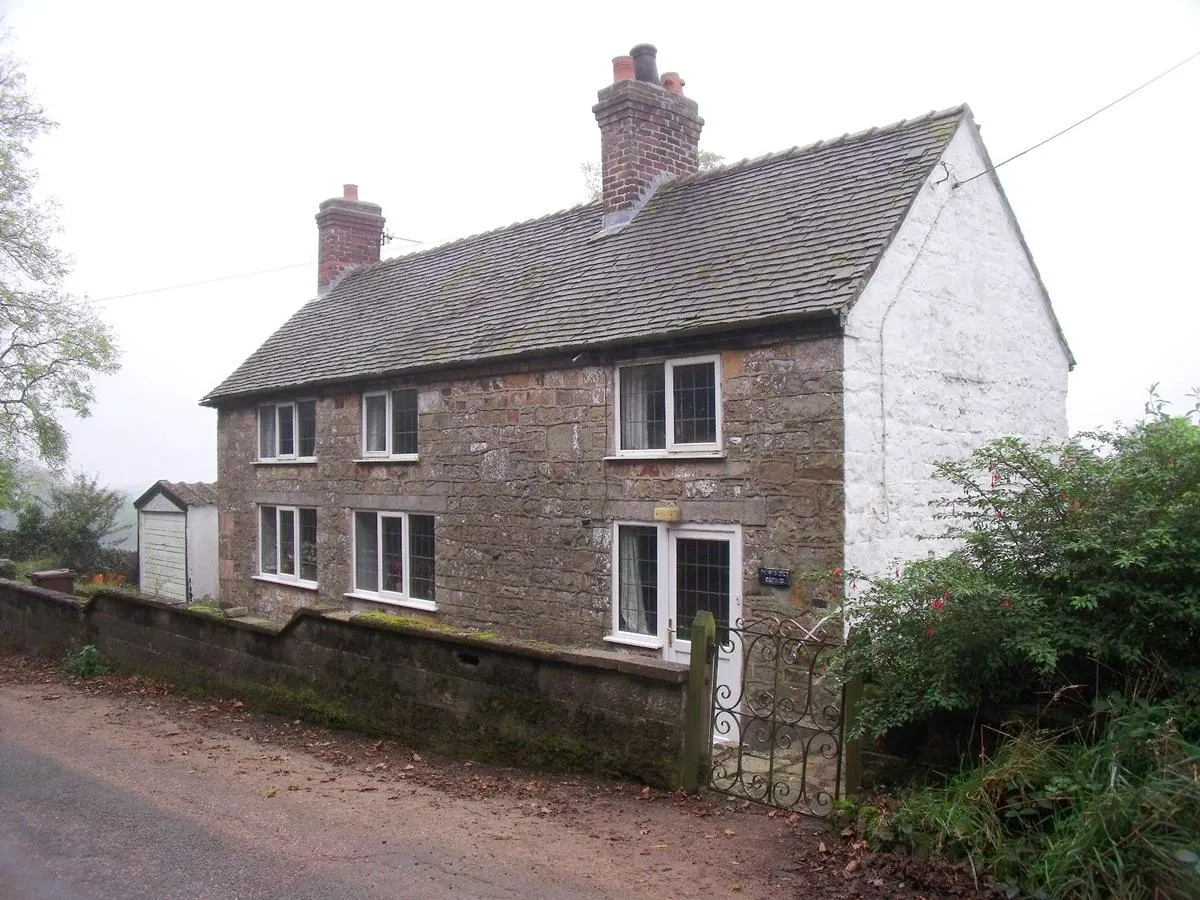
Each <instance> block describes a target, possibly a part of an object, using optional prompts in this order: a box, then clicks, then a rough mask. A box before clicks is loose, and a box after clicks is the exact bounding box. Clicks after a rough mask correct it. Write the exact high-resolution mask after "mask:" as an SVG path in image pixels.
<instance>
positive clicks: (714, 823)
mask: <svg viewBox="0 0 1200 900" xmlns="http://www.w3.org/2000/svg"><path fill="white" fill-rule="evenodd" d="M6 688H7V689H8V690H6V696H8V697H10V698H15V700H17V701H18V702H21V703H27V704H29V705H30V706H31V708H33V713H34V714H39V715H45V712H44V710H42V709H41V707H43V706H44V705H45V704H47V703H62V702H64V701H66V702H69V703H71V704H72V705H73V709H72V716H73V717H75V718H78V717H79V716H80V715H81V714H82V715H84V716H86V718H87V719H88V725H87V727H88V728H89V729H93V732H92V733H93V734H94V735H95V738H96V740H98V741H109V742H112V743H114V744H122V743H128V744H130V745H133V744H135V743H136V745H137V746H138V747H139V748H141V749H142V750H144V751H145V752H147V753H157V754H159V755H160V756H162V758H164V759H170V760H172V761H173V762H175V763H179V764H183V765H193V763H192V762H191V761H194V764H195V765H197V766H199V765H208V766H223V767H228V768H229V769H230V771H231V772H232V774H235V775H236V776H237V777H238V778H239V779H241V780H242V781H244V782H246V783H253V784H256V785H262V786H263V789H262V792H261V794H262V797H263V799H264V800H270V799H272V797H274V796H275V795H276V794H277V793H278V792H295V793H297V794H299V793H300V792H304V793H305V794H306V796H307V798H308V799H311V801H312V802H315V803H330V804H337V805H338V808H339V809H344V805H345V804H362V805H363V807H364V811H365V810H366V808H367V807H372V808H374V809H386V808H387V802H388V801H390V800H395V799H400V798H402V797H405V796H407V795H408V794H409V793H413V792H416V791H421V792H422V793H429V792H433V795H434V796H435V797H436V796H438V795H440V796H443V797H445V798H446V799H447V801H450V800H451V799H452V800H453V801H455V804H456V808H462V809H470V810H472V811H473V813H474V814H478V815H482V816H486V817H488V821H492V822H506V823H508V824H511V825H512V826H513V827H514V828H517V829H522V828H524V830H526V831H527V832H530V833H534V834H542V833H544V834H545V835H547V836H550V835H552V836H553V848H552V852H553V857H554V858H553V859H551V860H550V861H549V862H550V864H551V865H555V864H559V863H557V862H556V860H558V861H561V865H563V866H564V867H566V866H572V867H582V868H587V869H590V870H591V871H596V872H603V871H607V870H611V871H613V872H614V873H616V874H615V875H614V877H616V876H617V875H619V879H620V883H621V884H624V885H625V886H627V888H628V889H629V895H631V896H640V897H675V896H681V897H682V896H708V897H715V896H744V897H756V898H794V897H813V898H831V900H841V898H883V897H898V898H912V900H916V898H925V900H936V898H947V897H955V898H991V897H994V896H998V895H997V894H995V893H994V892H991V891H987V890H978V889H977V888H976V887H975V885H974V881H973V878H972V876H971V873H970V872H969V871H967V870H963V869H961V868H956V867H950V866H931V865H929V864H928V863H923V862H920V861H916V860H908V859H903V858H898V857H893V856H890V855H886V854H872V853H869V852H868V851H867V850H866V848H865V846H863V845H861V844H855V843H854V842H853V841H852V839H850V838H849V837H843V836H841V835H838V834H836V833H834V832H832V831H831V830H829V828H828V826H827V825H825V824H824V823H815V822H813V821H812V820H809V819H806V818H804V817H801V816H799V815H795V814H788V813H785V812H780V811H775V810H766V809H764V808H761V807H758V806H755V805H752V804H749V803H744V802H741V803H739V802H737V801H732V800H730V799H728V798H724V797H720V796H718V795H711V794H700V795H689V794H687V793H684V792H676V793H670V792H664V791H657V790H652V789H650V788H644V787H640V786H637V785H632V784H629V783H624V782H618V781H605V780H602V779H594V778H586V777H578V776H559V775H546V774H543V773H533V772H528V771H523V770H518V769H507V768H498V767H495V766H487V765H482V764H477V763H472V762H467V761H463V760H456V759H449V758H445V757H437V756H432V755H429V754H423V753H421V752H419V751H416V750H414V749H412V748H410V747H405V746H403V745H401V744H399V743H397V742H395V741H392V740H379V739H376V738H371V737H366V736H362V735H358V734H352V733H346V732H335V731H330V730H327V729H323V728H319V727H314V726H312V725H309V724H307V723H305V722H302V721H300V720H288V719H282V718H279V717H277V716H272V715H267V714H263V713H259V712H255V711H253V710H250V709H248V708H247V707H246V706H245V705H244V704H242V703H241V702H240V701H238V700H236V699H235V700H215V699H211V698H198V697H194V696H190V695H187V694H183V693H180V692H178V691H176V690H175V689H174V688H172V687H171V686H169V685H164V684H161V683H157V682H152V681H148V680H146V679H143V678H140V677H137V676H118V675H104V676H99V677H96V678H92V679H88V680H81V679H76V678H70V677H68V676H66V675H65V674H63V673H62V671H61V669H60V668H59V667H58V666H57V665H56V664H54V663H51V662H46V661H42V660H32V659H28V658H25V657H22V656H7V657H0V689H6ZM14 689H15V690H14ZM76 707H77V708H76ZM81 711H82V713H81ZM105 732H107V734H106V733H105ZM247 747H250V748H255V747H257V748H258V749H259V750H261V752H253V753H248V752H246V748H247ZM273 792H274V793H273ZM381 801H382V802H381ZM434 802H435V805H436V800H435V801H434ZM464 804H465V806H464ZM373 814H374V815H376V816H377V815H378V813H377V812H376V813H373ZM522 823H524V826H522ZM548 839H549V837H547V840H548ZM535 843H536V842H535ZM546 846H547V847H549V846H550V845H549V844H546ZM613 895H614V896H616V895H618V894H615V893H614V894H613Z"/></svg>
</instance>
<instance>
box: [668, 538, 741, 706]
mask: <svg viewBox="0 0 1200 900" xmlns="http://www.w3.org/2000/svg"><path fill="white" fill-rule="evenodd" d="M667 562H668V565H667V585H666V587H667V592H666V593H667V596H666V606H667V644H666V648H665V651H666V652H665V656H666V658H667V659H669V660H675V661H677V662H682V663H686V662H688V661H689V660H690V659H691V653H692V641H691V635H692V623H693V621H694V620H695V618H696V614H697V613H699V612H701V611H702V610H707V611H708V612H710V613H712V615H713V618H714V619H716V622H717V648H718V649H717V654H718V658H717V691H718V697H719V698H720V699H721V701H722V705H723V706H728V705H729V704H731V703H732V702H734V701H735V699H736V698H737V694H738V692H739V691H740V689H741V674H742V656H741V648H740V647H730V646H729V644H728V643H727V642H726V638H727V637H728V631H727V630H726V629H728V627H729V625H730V623H736V622H737V621H738V619H740V618H741V616H742V596H741V571H742V547H741V532H740V530H739V529H737V528H734V527H728V526H726V527H724V528H718V527H715V526H714V527H701V526H692V527H688V528H671V529H668V531H667Z"/></svg>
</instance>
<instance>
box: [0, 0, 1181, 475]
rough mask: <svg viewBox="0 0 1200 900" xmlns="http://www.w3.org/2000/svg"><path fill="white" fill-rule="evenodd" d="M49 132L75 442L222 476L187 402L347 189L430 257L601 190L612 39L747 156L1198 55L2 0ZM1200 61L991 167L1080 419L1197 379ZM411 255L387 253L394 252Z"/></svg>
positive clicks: (83, 449)
mask: <svg viewBox="0 0 1200 900" xmlns="http://www.w3.org/2000/svg"><path fill="white" fill-rule="evenodd" d="M0 10H4V12H5V18H4V24H5V25H6V26H7V27H8V28H9V29H11V31H12V38H11V40H10V42H9V48H10V49H11V50H12V51H13V52H14V53H15V54H16V55H17V56H18V57H19V58H20V59H22V60H23V61H24V63H25V71H26V73H27V75H28V78H29V83H30V86H31V88H32V89H33V91H34V92H35V94H36V96H37V98H38V99H39V100H40V102H42V103H43V104H44V105H45V106H46V107H47V109H48V111H49V112H50V114H51V116H52V117H53V118H55V119H56V120H57V121H58V122H60V123H61V125H60V127H59V128H58V129H57V131H56V132H54V134H53V135H52V136H50V137H49V138H46V139H44V140H43V141H41V142H40V143H39V145H38V147H37V148H36V154H35V164H36V166H37V167H38V168H39V170H40V171H41V175H42V189H43V191H44V192H45V193H47V194H51V195H53V196H55V197H57V199H58V201H59V203H60V204H61V210H60V219H61V224H62V226H63V234H62V239H61V243H62V246H63V247H64V248H65V249H67V250H68V251H69V252H70V253H72V254H73V255H74V257H75V260H76V265H75V271H74V274H73V276H72V278H71V281H70V286H71V288H72V289H73V290H75V291H76V292H78V293H86V294H88V295H89V296H91V297H92V298H93V299H96V300H104V298H109V297H114V296H116V295H123V294H129V293H132V292H137V291H144V290H148V289H154V288H159V287H163V286H169V285H178V284H183V283H190V282H195V281H201V280H205V279H211V278H218V277H221V276H226V275H234V274H238V273H244V272H252V271H256V270H260V269H267V268H272V267H278V266H289V265H292V264H296V263H310V265H308V266H306V267H302V268H291V269H287V270H285V271H281V272H276V273H272V274H267V275H260V276H257V277H253V278H243V279H238V280H231V281H225V282H222V283H219V284H212V285H205V286H196V287H191V288H187V289H179V290H171V291H165V292H160V293H153V294H146V295H143V296H137V297H126V298H122V299H112V300H104V302H103V303H101V307H102V309H103V312H104V315H105V317H106V318H107V320H108V321H109V322H111V323H112V325H113V326H114V327H115V329H116V331H117V333H118V335H119V336H120V341H121V344H122V347H123V349H124V368H123V370H122V372H121V373H120V374H118V375H116V376H112V377H106V378H102V379H100V380H99V381H98V383H97V402H96V406H95V410H94V413H93V416H92V417H91V418H90V419H88V420H85V421H82V422H78V423H76V424H74V425H73V426H72V427H71V433H72V437H73V444H72V465H73V467H74V468H77V469H82V470H85V471H88V472H92V473H99V475H100V476H101V479H102V481H104V482H107V483H109V484H112V485H120V486H137V485H139V484H140V485H147V486H148V485H149V484H150V483H151V482H153V481H154V480H155V479H158V478H169V479H173V480H185V479H186V480H197V479H205V480H208V479H212V478H214V477H215V475H216V416H215V413H214V412H213V411H212V410H208V409H204V408H201V407H199V406H197V401H198V400H199V398H200V397H201V396H203V395H204V394H205V393H206V392H207V391H208V390H210V389H211V388H213V387H214V386H215V385H216V384H217V383H218V382H219V381H220V380H221V379H222V378H224V377H225V376H226V375H227V374H229V373H230V372H231V371H232V370H233V369H234V368H235V367H236V366H237V365H238V364H239V363H240V362H241V361H242V360H243V359H244V358H245V357H246V356H247V355H249V353H250V352H251V351H253V350H254V348H255V347H257V346H258V345H259V344H260V343H261V342H262V341H263V340H264V339H265V338H266V337H267V336H268V335H269V334H270V333H271V332H272V331H273V330H274V329H275V328H276V327H277V326H278V325H280V324H282V323H283V321H284V320H285V319H286V318H287V316H289V315H290V314H291V313H292V312H293V311H294V310H295V309H297V308H298V307H299V306H300V305H301V304H302V303H303V302H304V301H305V300H307V299H308V298H309V297H310V296H311V295H312V294H313V293H314V283H315V278H316V274H315V255H316V226H315V224H314V222H313V215H314V214H315V213H316V209H317V204H318V203H319V202H320V201H321V200H324V199H326V198H328V197H331V196H337V195H339V194H340V193H341V185H342V184H343V183H344V182H356V183H358V184H359V185H360V196H361V197H362V198H363V199H364V200H370V201H373V202H376V203H379V204H381V205H382V206H383V211H384V215H385V216H386V217H387V220H388V231H389V232H390V233H392V234H397V235H403V236H405V237H410V238H416V239H420V240H423V241H425V242H427V243H430V244H433V243H439V242H442V241H445V240H448V239H452V238H456V237H461V236H464V235H467V234H472V233H475V232H478V231H482V230H487V229H490V228H494V227H497V226H500V225H504V224H507V223H509V222H513V221H517V220H521V219H526V218H530V217H533V216H539V215H542V214H545V213H547V212H551V211H554V210H556V209H560V208H562V207H565V206H571V205H574V204H575V203H578V202H581V201H582V200H583V199H584V188H583V181H582V176H581V175H580V172H579V165H580V163H581V162H583V161H585V160H593V159H596V158H598V157H599V132H598V130H597V128H596V124H595V120H594V119H593V117H592V113H591V106H592V104H593V103H594V102H595V99H596V91H597V90H598V89H600V88H601V87H603V86H604V85H606V84H607V83H609V81H611V63H610V60H611V58H612V57H613V56H616V55H619V54H622V53H626V52H628V50H629V48H630V47H631V46H632V45H633V44H635V43H638V42H641V41H650V42H653V43H655V44H656V45H657V46H658V50H659V55H658V59H659V70H660V71H672V70H675V71H679V72H680V73H682V75H683V77H684V79H685V80H686V82H687V88H686V92H687V93H688V95H689V96H691V97H693V98H694V99H696V101H697V102H698V103H699V104H700V112H701V115H702V116H704V118H705V121H706V125H705V129H704V136H703V138H702V146H703V147H704V148H706V149H709V150H713V151H715V152H717V153H720V154H723V155H724V156H725V158H726V161H728V162H733V161H736V160H738V159H741V158H743V157H746V156H758V155H760V154H762V153H765V152H769V151H776V150H782V149H785V148H787V147H790V146H793V145H796V144H806V143H810V142H812V141H814V140H818V139H821V138H829V137H834V136H837V135H840V134H842V133H844V132H847V131H857V130H860V129H862V128H866V127H869V126H872V125H883V124H887V123H890V122H893V121H895V120H897V119H901V118H910V117H913V116H917V115H920V114H922V113H924V112H926V111H928V110H931V109H940V108H944V107H947V106H952V105H955V104H957V103H960V102H963V101H966V102H968V103H970V104H971V106H972V109H973V110H974V112H975V116H976V119H977V121H978V122H979V123H980V125H981V126H982V128H983V136H984V140H985V142H986V143H987V146H988V149H989V151H990V152H991V154H992V158H993V159H994V160H995V161H1000V160H1002V159H1005V158H1007V157H1008V156H1011V155H1012V154H1014V153H1016V152H1018V151H1020V150H1023V149H1025V148H1026V147H1028V146H1029V145H1031V144H1033V143H1036V142H1037V141H1039V140H1041V139H1042V138H1044V137H1046V136H1047V135H1049V134H1051V133H1053V132H1055V131H1057V130H1059V129H1060V128H1062V127H1064V126H1065V125H1068V124H1070V123H1071V122H1073V121H1075V120H1076V119H1079V118H1081V117H1082V116H1084V115H1087V114H1088V113H1090V112H1092V111H1094V110H1095V109H1097V108H1098V107H1100V106H1103V105H1104V104H1105V103H1107V102H1109V101H1110V100H1112V99H1114V98H1115V97H1117V96H1119V95H1120V94H1122V93H1124V92H1125V91H1127V90H1129V89H1130V88H1132V87H1134V86H1136V85H1137V84H1140V83H1141V82H1143V81H1145V80H1146V79H1148V78H1150V77H1151V76H1153V75H1155V74H1157V73H1158V72H1160V71H1161V70H1163V69H1165V68H1167V67H1168V66H1169V65H1171V64H1173V63H1175V62H1177V61H1179V60H1181V59H1183V58H1184V57H1186V56H1188V55H1189V54H1190V53H1192V52H1194V51H1196V50H1197V49H1200V0H1191V2H1185V0H1174V2H1171V0H1143V2H1138V3H1129V2H1127V0H1126V2H1120V3H1107V2H1096V0H1089V2H1053V3H1051V2H1046V0H1041V2H1008V3H994V2H990V3H969V2H952V3H937V2H905V3H896V2H879V3H868V2H853V3H852V2H845V3H828V2H821V3H815V2H814V3H809V2H797V0H792V2H787V3H782V4H779V5H777V6H776V5H773V4H766V3H745V4H736V3H735V4H731V3H721V4H714V5H713V6H711V7H708V6H706V5H705V4H703V3H697V2H692V3H652V2H629V3H620V4H614V3H593V4H589V5H587V6H583V5H576V4H568V3H562V2H560V3H554V4H547V5H545V6H536V5H534V4H529V3H517V2H504V3H494V2H493V3H486V4H480V5H479V6H478V7H475V6H474V5H469V4H464V3H454V2H447V3H440V4H438V3H432V4H427V3H422V4H415V3H389V4H384V3H354V2H339V3H338V4H329V3H322V4H320V5H318V4H315V3H314V4H312V5H311V7H310V6H309V5H307V4H302V3H294V2H293V3H267V2H246V0H242V2H236V3H222V2H210V3H206V4H201V5H188V6H187V7H185V6H184V5H183V4H175V3H162V2H153V3H132V2H123V0H108V2H104V3H96V2H65V0H64V2H53V0H0ZM1198 113H1200V60H1198V61H1195V62H1193V63H1190V64H1189V65H1187V66H1185V67H1183V68H1182V69H1180V70H1179V71H1178V72H1176V73H1174V74H1172V75H1170V76H1168V77H1167V78H1165V79H1163V80H1162V81H1160V82H1158V83H1157V84H1155V85H1153V86H1152V87H1150V88H1148V89H1147V90H1146V91H1144V92H1142V93H1140V94H1138V95H1136V96H1135V97H1133V98H1131V99H1130V100H1128V101H1126V102H1124V103H1122V104H1120V105H1118V106H1117V107H1115V108H1114V109H1112V110H1111V111H1109V112H1107V113H1104V114H1103V115H1101V116H1099V117H1097V118H1096V119H1095V120H1093V121H1091V122H1089V123H1087V124H1086V125H1083V126H1081V127H1080V128H1078V129H1076V130H1075V131H1073V132H1071V133H1070V134H1069V135H1067V136H1065V137H1063V138H1060V139H1059V140H1057V141H1055V142H1053V143H1051V144H1049V145H1048V146H1046V147H1044V148H1042V149H1040V150H1037V151H1035V152H1033V153H1031V154H1029V155H1028V156H1026V157H1023V158H1022V159H1020V160H1017V161H1016V162H1014V163H1012V164H1011V165H1008V166H1005V167H1004V168H1002V169H1001V170H1000V176H1001V180H1002V182H1003V184H1004V186H1005V189H1006V190H1007V192H1008V195H1009V198H1010V200H1011V201H1012V204H1013V206H1014V208H1015V209H1016V212H1017V216H1018V219H1019V220H1020V222H1021V225H1022V227H1023V229H1024V232H1025V236H1026V238H1027V239H1028V242H1029V244H1030V247H1031V248H1032V250H1033V254H1034V258H1035V259H1036V261H1037V264H1038V266H1039V268H1040V269H1041V272H1042V276H1043V278H1044V280H1045V282H1046V285H1047V287H1048V288H1049V291H1050V296H1051V299H1052V301H1053V303H1054V306H1055V309H1056V311H1057V313H1058V316H1059V319H1060V321H1061V322H1062V325H1063V328H1064V330H1065V332H1066V335H1067V338H1068V340H1069V342H1070V344H1071V347H1072V349H1073V351H1074V353H1075V356H1076V358H1077V360H1078V367H1077V368H1076V370H1075V372H1074V374H1073V375H1072V376H1071V381H1070V394H1069V402H1068V409H1069V417H1070V424H1071V427H1072V429H1081V428H1086V427H1092V426H1095V425H1100V424H1106V423H1110V422H1112V421H1113V420H1115V419H1118V418H1122V419H1125V420H1127V421H1128V420H1131V419H1133V418H1136V417H1137V416H1138V415H1139V414H1140V412H1141V409H1142V404H1143V402H1144V401H1145V398H1146V388H1147V387H1148V386H1149V385H1150V384H1151V383H1152V382H1155V381H1158V382H1161V383H1162V387H1161V388H1160V390H1161V393H1162V394H1163V395H1164V396H1166V397H1168V398H1171V399H1173V400H1175V401H1176V402H1177V403H1180V404H1181V403H1183V402H1184V400H1185V394H1186V392H1187V390H1188V389H1189V388H1191V387H1192V386H1194V385H1200V339H1198V335H1200V290H1198V288H1197V257H1198V254H1197V250H1198V248H1200V225H1198V224H1197V221H1198V220H1197V211H1198V210H1200V149H1198V148H1200V124H1198V115H1197V114H1198ZM407 249H408V247H406V246H405V245H403V244H400V243H399V242H393V244H391V245H389V247H387V248H385V251H384V253H385V255H393V254H395V253H398V252H404V251H405V250H407Z"/></svg>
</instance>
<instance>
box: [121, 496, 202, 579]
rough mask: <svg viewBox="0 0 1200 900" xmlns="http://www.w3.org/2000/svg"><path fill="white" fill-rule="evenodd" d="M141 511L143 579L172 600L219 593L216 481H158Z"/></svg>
mask: <svg viewBox="0 0 1200 900" xmlns="http://www.w3.org/2000/svg"><path fill="white" fill-rule="evenodd" d="M133 505H134V507H135V508H136V509H137V511H138V584H139V585H140V587H141V589H142V591H144V592H145V593H147V594H153V595H155V596H158V597H165V598H167V599H171V600H185V601H186V600H193V599H198V598H200V597H216V596H217V593H218V590H219V587H218V580H217V486H216V485H215V484H206V483H204V482H186V481H165V480H164V481H158V482H155V484H154V485H153V486H152V487H151V488H150V489H149V490H148V491H146V492H145V493H144V494H142V496H140V497H138V498H137V500H135V501H134V502H133Z"/></svg>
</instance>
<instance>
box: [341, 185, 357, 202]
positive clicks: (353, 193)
mask: <svg viewBox="0 0 1200 900" xmlns="http://www.w3.org/2000/svg"><path fill="white" fill-rule="evenodd" d="M342 199H343V200H357V199H358V185H357V184H344V185H342Z"/></svg>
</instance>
